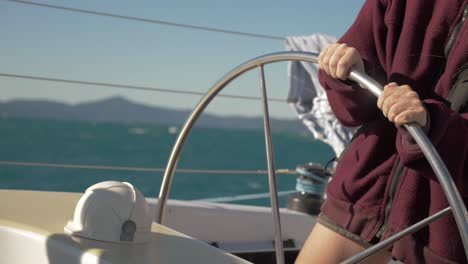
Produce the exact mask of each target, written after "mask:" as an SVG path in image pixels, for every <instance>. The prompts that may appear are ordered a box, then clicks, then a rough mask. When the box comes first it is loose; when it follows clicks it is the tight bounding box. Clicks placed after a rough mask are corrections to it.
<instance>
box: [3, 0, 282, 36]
mask: <svg viewBox="0 0 468 264" xmlns="http://www.w3.org/2000/svg"><path fill="white" fill-rule="evenodd" d="M3 1H8V2H13V3H18V4H26V5H32V6H38V7H44V8H51V9H57V10H62V11H68V12H75V13H81V14H87V15H96V16H105V17H111V18H117V19H125V20H131V21H138V22H145V23H152V24H159V25H163V26H172V27H179V28H185V29H192V30H202V31H208V32H214V33H223V34H230V35H238V36H243V37H251V38H261V39H271V40H285V38H284V37H280V36H274V35H266V34H258V33H249V32H241V31H235V30H227V29H221V28H214V27H203V26H197V25H192V24H183V23H176V22H171V21H164V20H159V19H149V18H141V17H133V16H126V15H119V14H112V13H107V12H100V11H95V10H88V9H79V8H72V7H66V6H58V5H50V4H44V3H37V2H32V1H24V0H3Z"/></svg>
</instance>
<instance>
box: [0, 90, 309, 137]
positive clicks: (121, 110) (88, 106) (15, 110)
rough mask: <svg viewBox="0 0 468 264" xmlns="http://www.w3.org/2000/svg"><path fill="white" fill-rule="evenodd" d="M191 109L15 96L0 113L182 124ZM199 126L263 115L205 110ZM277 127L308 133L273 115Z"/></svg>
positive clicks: (257, 125)
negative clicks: (73, 103) (18, 98)
mask: <svg viewBox="0 0 468 264" xmlns="http://www.w3.org/2000/svg"><path fill="white" fill-rule="evenodd" d="M189 114H190V111H181V110H173V109H167V108H161V107H154V106H146V105H142V104H137V103H134V102H131V101H128V100H126V99H124V98H121V97H112V98H109V99H105V100H101V101H95V102H90V103H82V104H77V105H68V104H64V103H58V102H53V101H40V100H14V101H8V102H0V116H1V117H3V118H6V117H23V118H32V119H55V120H80V121H92V122H117V123H149V124H163V125H175V126H180V125H182V124H183V123H184V122H185V120H186V119H187V117H188V115H189ZM197 126H203V127H216V128H238V129H263V121H262V119H261V118H260V117H255V118H248V117H239V116H229V117H221V116H216V115H211V114H203V115H202V117H201V118H200V120H199V121H198V122H197ZM271 127H272V129H273V130H274V131H281V132H293V133H296V134H297V133H301V134H302V133H306V128H305V127H304V126H303V125H302V123H301V122H300V121H299V120H281V119H271Z"/></svg>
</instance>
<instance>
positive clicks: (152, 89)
mask: <svg viewBox="0 0 468 264" xmlns="http://www.w3.org/2000/svg"><path fill="white" fill-rule="evenodd" d="M0 77H6V78H16V79H29V80H36V81H47V82H61V83H72V84H80V85H92V86H101V87H112V88H122V89H132V90H142V91H150V92H163V93H174V94H185V95H202V96H203V95H205V93H203V92H195V91H184V90H173V89H165V88H156V87H149V86H137V85H130V84H117V83H107V82H91V81H81V80H70V79H60V78H49V77H43V76H31V75H20V74H9V73H0ZM218 96H219V97H225V98H231V99H242V100H261V98H260V97H255V96H243V95H228V94H220V95H218ZM268 100H269V101H271V102H281V103H284V102H286V100H285V99H279V98H268Z"/></svg>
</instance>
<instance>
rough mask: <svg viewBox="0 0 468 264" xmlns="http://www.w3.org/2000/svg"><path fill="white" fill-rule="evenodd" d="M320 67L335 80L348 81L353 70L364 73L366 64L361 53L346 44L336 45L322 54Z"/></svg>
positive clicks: (319, 59)
mask: <svg viewBox="0 0 468 264" xmlns="http://www.w3.org/2000/svg"><path fill="white" fill-rule="evenodd" d="M318 61H319V66H320V68H321V69H322V70H323V71H325V73H326V74H327V75H329V76H331V77H332V78H334V79H341V80H343V81H344V80H346V79H348V76H349V72H350V71H351V68H356V69H357V70H359V71H362V72H364V62H363V61H362V58H361V55H359V52H358V51H357V50H356V49H355V48H353V47H349V46H348V45H346V44H344V43H341V44H340V43H334V44H331V45H330V46H328V47H326V48H325V49H323V50H322V52H320V55H319V58H318Z"/></svg>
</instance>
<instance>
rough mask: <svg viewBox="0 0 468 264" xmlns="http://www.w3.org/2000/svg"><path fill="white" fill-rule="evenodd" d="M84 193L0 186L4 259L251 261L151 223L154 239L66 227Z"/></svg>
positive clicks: (0, 242)
mask: <svg viewBox="0 0 468 264" xmlns="http://www.w3.org/2000/svg"><path fill="white" fill-rule="evenodd" d="M80 196H81V194H79V193H62V192H40V191H16V190H0V252H2V254H0V263H38V264H41V263H54V264H55V263H72V264H73V263H101V264H103V263H250V262H247V261H245V260H243V259H240V258H238V257H236V256H233V255H231V254H228V253H226V252H224V251H221V250H219V249H216V248H214V247H212V246H209V245H208V244H206V243H204V242H201V241H198V240H196V239H193V238H191V237H189V236H186V235H184V234H181V233H179V232H176V231H174V230H172V229H169V228H167V227H165V226H162V225H159V224H156V223H153V225H152V228H151V229H152V239H151V242H150V243H141V244H130V243H109V242H101V241H96V240H91V239H85V238H78V237H75V236H71V235H69V234H66V233H65V232H64V226H65V225H66V224H67V222H68V221H69V220H71V219H72V218H73V212H74V209H75V205H76V203H77V202H78V200H79V198H80Z"/></svg>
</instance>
